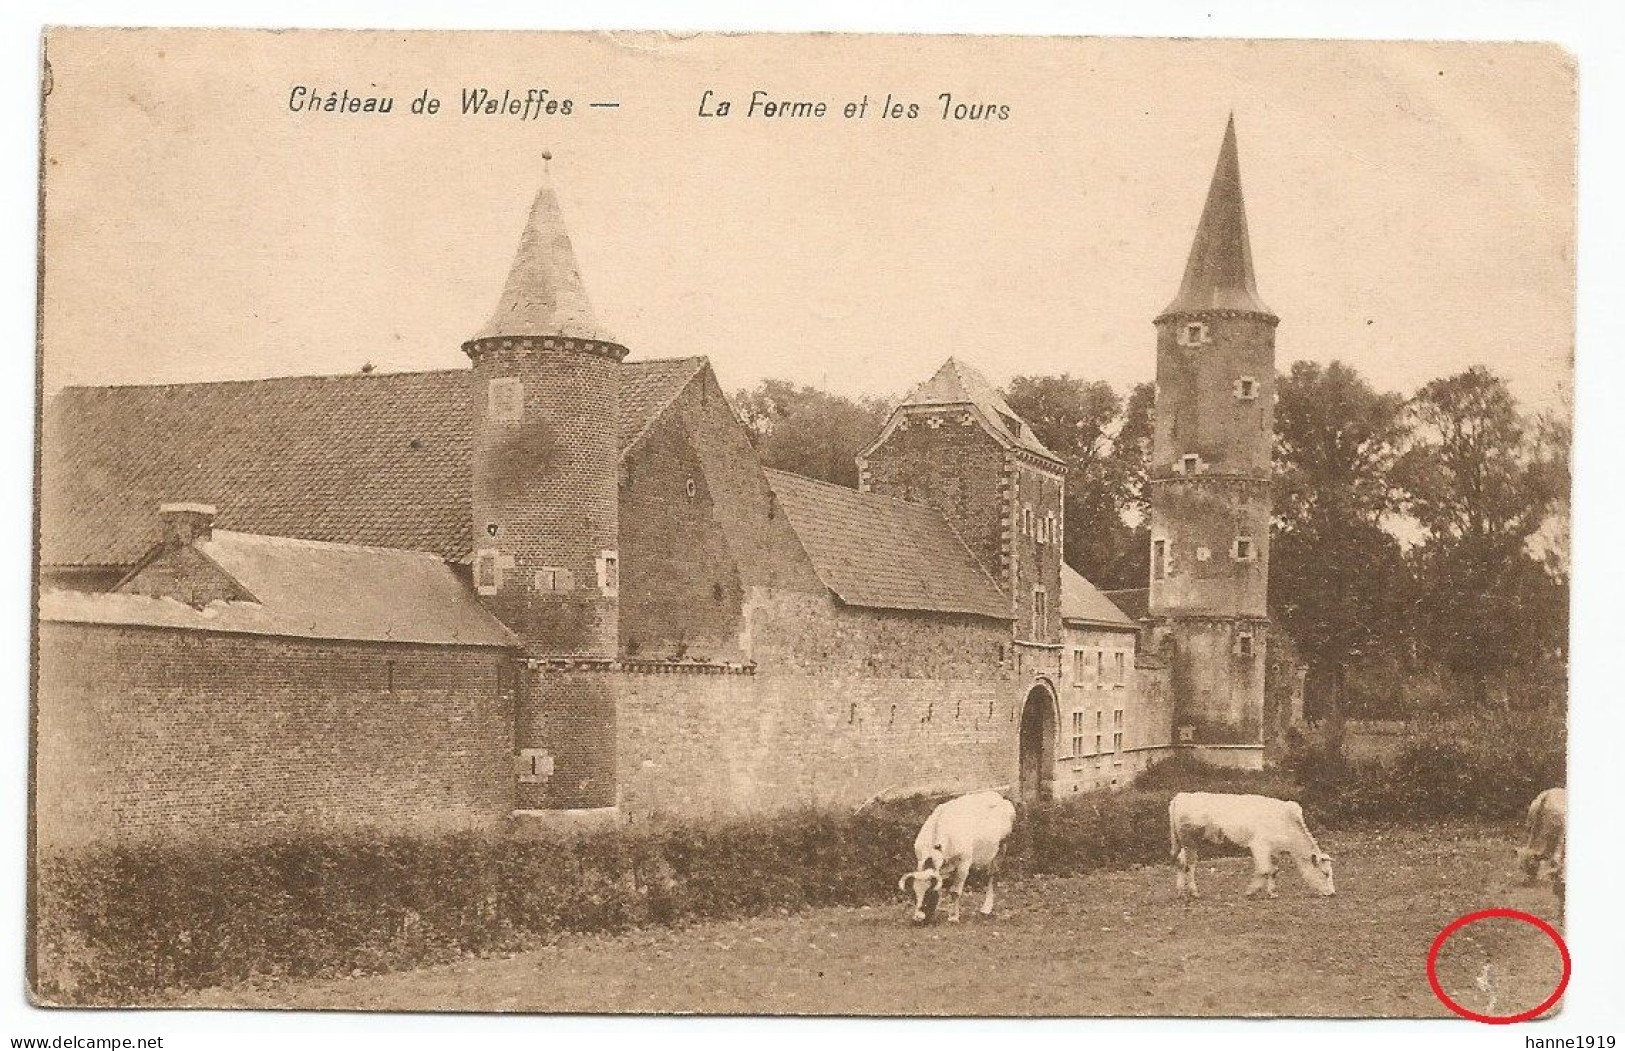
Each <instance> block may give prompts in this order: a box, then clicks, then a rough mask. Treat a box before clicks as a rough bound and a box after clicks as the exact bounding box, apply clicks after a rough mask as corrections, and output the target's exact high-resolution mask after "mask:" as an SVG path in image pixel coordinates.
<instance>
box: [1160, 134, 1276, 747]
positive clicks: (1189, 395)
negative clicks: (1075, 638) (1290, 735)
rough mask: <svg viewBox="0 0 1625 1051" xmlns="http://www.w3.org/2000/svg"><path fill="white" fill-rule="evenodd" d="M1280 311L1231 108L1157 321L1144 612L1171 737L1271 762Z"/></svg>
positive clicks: (1180, 741) (1198, 745)
mask: <svg viewBox="0 0 1625 1051" xmlns="http://www.w3.org/2000/svg"><path fill="white" fill-rule="evenodd" d="M1278 321H1279V319H1278V318H1277V317H1276V316H1275V315H1274V314H1273V313H1272V312H1271V311H1270V309H1269V308H1268V307H1266V306H1265V305H1264V303H1263V301H1262V300H1260V299H1259V297H1258V289H1257V287H1256V284H1255V282H1254V279H1253V257H1252V247H1251V244H1250V242H1249V239H1248V235H1247V213H1246V209H1245V208H1244V206H1243V204H1242V196H1241V166H1240V163H1239V160H1238V158H1237V151H1236V126H1235V120H1234V118H1232V119H1231V121H1230V123H1229V124H1228V125H1227V126H1226V127H1225V132H1224V143H1223V145H1222V146H1221V147H1220V150H1219V162H1218V166H1217V168H1216V169H1215V170H1214V172H1213V181H1212V184H1211V186H1210V187H1209V189H1208V196H1207V204H1206V205H1205V206H1204V207H1203V209H1202V217H1201V221H1200V222H1199V223H1198V225H1197V228H1196V239H1195V241H1194V243H1193V244H1192V245H1191V254H1190V260H1189V262H1187V263H1186V265H1185V277H1184V280H1183V281H1182V282H1181V284H1180V287H1179V294H1178V295H1177V296H1175V297H1174V300H1173V302H1171V303H1169V304H1168V306H1167V307H1166V308H1165V309H1164V310H1163V312H1162V313H1161V314H1160V315H1158V317H1157V319H1156V329H1157V396H1156V429H1155V432H1154V435H1153V438H1152V451H1151V463H1150V471H1149V478H1148V485H1149V487H1150V491H1151V580H1150V596H1149V616H1150V619H1151V621H1152V623H1153V624H1154V625H1155V635H1156V637H1157V638H1158V639H1159V641H1160V642H1161V645H1162V652H1163V653H1164V654H1165V655H1166V657H1167V658H1168V660H1169V662H1170V664H1171V668H1172V692H1173V704H1174V725H1175V732H1176V734H1177V741H1178V742H1179V743H1181V744H1189V745H1193V746H1197V747H1198V749H1199V751H1200V752H1201V753H1202V754H1203V755H1204V756H1205V757H1206V758H1209V759H1217V760H1220V761H1224V762H1227V763H1230V764H1234V765H1245V766H1258V765H1262V761H1263V717H1264V698H1265V683H1264V680H1265V667H1266V661H1265V651H1266V647H1267V645H1268V633H1269V615H1268V609H1267V606H1266V594H1267V587H1268V583H1269V547H1270V544H1269V531H1270V486H1271V482H1270V476H1271V456H1272V453H1273V449H1274V425H1275V326H1276V324H1277V323H1278ZM1225 751H1230V752H1231V753H1232V754H1229V755H1226V754H1224V752H1225Z"/></svg>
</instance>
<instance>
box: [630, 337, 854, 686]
mask: <svg viewBox="0 0 1625 1051" xmlns="http://www.w3.org/2000/svg"><path fill="white" fill-rule="evenodd" d="M690 483H692V495H691V490H690ZM620 493H621V557H622V567H623V573H622V586H621V649H622V653H623V654H625V655H626V656H628V657H635V658H640V659H655V660H660V659H665V658H670V657H685V658H698V659H704V660H711V661H739V660H742V659H745V657H746V651H747V649H748V647H749V639H748V637H747V635H746V630H745V629H746V623H745V614H744V603H745V594H746V591H747V589H749V588H753V587H754V588H776V589H787V590H791V591H798V592H803V593H807V594H821V593H823V592H824V591H825V588H824V585H823V584H822V583H820V582H819V580H818V577H817V574H816V573H815V572H814V571H813V568H812V563H811V562H810V561H809V560H808V558H807V555H806V552H805V551H804V550H803V549H802V547H801V544H800V541H799V540H798V539H797V538H796V536H795V533H794V531H793V530H792V528H791V527H790V524H789V520H788V519H787V518H786V517H785V516H784V515H783V514H782V513H781V512H780V511H779V509H778V506H777V503H776V501H775V500H774V497H773V493H772V490H771V489H770V488H769V487H768V485H767V480H766V478H765V477H764V476H763V474H762V470H761V467H760V466H759V464H758V462H757V460H756V456H755V452H754V450H753V449H752V448H751V445H750V442H749V440H748V439H747V437H746V436H745V431H744V428H743V427H742V426H741V425H740V424H739V422H738V420H736V419H735V418H734V415H733V410H732V409H730V408H729V407H728V403H727V399H726V398H724V397H723V394H722V390H721V388H720V387H718V386H717V382H716V377H715V376H714V375H713V374H712V372H711V370H710V368H705V369H703V370H701V371H700V373H699V374H698V375H697V376H696V377H695V378H694V380H693V381H692V382H691V383H690V384H689V385H688V387H687V388H685V389H684V390H683V392H682V393H681V394H680V395H679V396H678V397H677V399H676V400H675V401H674V402H673V403H672V405H671V407H670V408H669V409H668V410H667V411H666V412H665V413H664V414H663V415H662V416H661V418H660V419H659V421H658V422H656V424H655V425H654V426H653V427H651V428H650V430H649V432H648V433H647V434H645V435H644V436H643V437H642V438H641V439H640V440H639V441H638V442H637V444H636V445H634V446H633V447H632V448H630V449H628V450H627V451H626V454H625V455H624V456H623V457H622V459H621V480H620Z"/></svg>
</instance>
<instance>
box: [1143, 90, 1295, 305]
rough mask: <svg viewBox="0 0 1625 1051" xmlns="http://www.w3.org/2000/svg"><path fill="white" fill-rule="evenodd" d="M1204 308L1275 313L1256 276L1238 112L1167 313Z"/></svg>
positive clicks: (1228, 129) (1227, 128) (1226, 131)
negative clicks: (1239, 149)
mask: <svg viewBox="0 0 1625 1051" xmlns="http://www.w3.org/2000/svg"><path fill="white" fill-rule="evenodd" d="M1200 310H1240V311H1246V312H1248V313H1253V314H1267V315H1270V316H1274V315H1273V313H1272V312H1271V310H1270V308H1269V307H1267V306H1265V305H1264V303H1263V301H1262V300H1260V299H1259V298H1258V286H1257V285H1256V284H1255V283H1254V281H1253V249H1252V244H1251V242H1250V241H1249V240H1248V237H1247V209H1246V206H1245V205H1244V204H1243V203H1242V199H1241V162H1240V161H1239V160H1238V158H1237V155H1236V117H1235V114H1231V115H1230V122H1229V123H1228V124H1227V125H1225V129H1224V145H1222V146H1220V147H1219V163H1218V165H1217V166H1216V167H1215V168H1214V169H1213V182H1212V183H1211V184H1210V185H1209V186H1208V191H1207V204H1206V206H1205V207H1203V209H1202V220H1201V222H1199V223H1198V224H1197V226H1196V240H1195V241H1194V242H1193V243H1192V244H1191V255H1190V260H1189V261H1188V262H1187V263H1186V264H1185V280H1184V281H1183V282H1181V284H1180V286H1179V295H1177V296H1175V297H1174V301H1173V302H1172V303H1169V304H1168V307H1167V309H1165V310H1164V311H1163V313H1164V314H1183V313H1190V312H1193V311H1200Z"/></svg>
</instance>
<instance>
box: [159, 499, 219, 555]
mask: <svg viewBox="0 0 1625 1051" xmlns="http://www.w3.org/2000/svg"><path fill="white" fill-rule="evenodd" d="M214 516H215V510H214V505H213V504H159V505H158V518H159V520H160V521H161V522H163V534H164V546H165V547H187V546H190V545H191V544H194V543H196V542H197V541H199V540H207V539H209V537H210V536H212V535H213V534H214Z"/></svg>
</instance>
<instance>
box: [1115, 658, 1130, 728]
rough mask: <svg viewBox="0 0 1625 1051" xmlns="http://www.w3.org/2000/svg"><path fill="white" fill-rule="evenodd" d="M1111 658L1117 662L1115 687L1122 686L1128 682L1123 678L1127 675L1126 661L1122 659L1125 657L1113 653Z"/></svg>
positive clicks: (1119, 713)
mask: <svg viewBox="0 0 1625 1051" xmlns="http://www.w3.org/2000/svg"><path fill="white" fill-rule="evenodd" d="M1112 656H1113V657H1114V658H1115V659H1116V661H1117V685H1119V686H1122V685H1123V684H1124V683H1125V682H1127V681H1128V680H1127V679H1126V678H1124V676H1125V675H1127V674H1128V661H1127V660H1125V659H1124V657H1125V656H1126V655H1125V654H1124V653H1122V652H1121V651H1119V652H1117V653H1114V654H1113V655H1112ZM1117 714H1118V715H1122V714H1123V713H1122V712H1118V713H1117Z"/></svg>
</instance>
